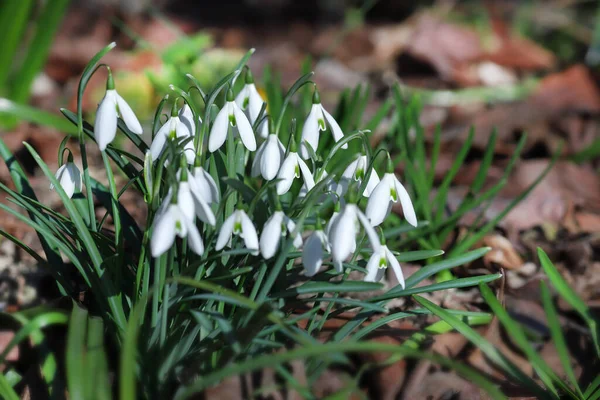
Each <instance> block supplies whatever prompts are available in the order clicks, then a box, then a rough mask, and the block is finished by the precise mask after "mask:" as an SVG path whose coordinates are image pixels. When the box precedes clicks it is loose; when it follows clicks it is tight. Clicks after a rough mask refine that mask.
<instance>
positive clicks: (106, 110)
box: [94, 90, 117, 151]
mask: <svg viewBox="0 0 600 400" xmlns="http://www.w3.org/2000/svg"><path fill="white" fill-rule="evenodd" d="M116 96H117V92H116V91H115V90H107V91H106V95H104V98H103V99H102V101H101V102H100V105H99V106H98V111H97V112H96V121H95V122H94V136H95V138H96V142H97V143H98V147H99V148H100V151H104V150H106V146H108V145H109V144H110V143H111V142H112V141H113V140H114V138H115V136H116V134H117V102H116Z"/></svg>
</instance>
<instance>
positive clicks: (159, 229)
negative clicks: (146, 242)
mask: <svg viewBox="0 0 600 400" xmlns="http://www.w3.org/2000/svg"><path fill="white" fill-rule="evenodd" d="M178 203H179V198H176V197H173V198H171V199H170V202H169V203H167V204H168V206H166V207H165V208H164V210H163V211H162V212H161V213H160V214H158V216H157V218H156V221H155V223H154V228H153V230H152V238H151V239H150V250H151V253H152V257H155V258H156V257H159V256H160V255H161V254H163V253H164V252H166V251H167V250H169V249H170V248H171V246H173V243H174V241H175V236H179V237H180V238H184V237H187V238H188V245H189V246H190V248H191V249H192V250H193V251H194V253H196V254H198V255H202V253H204V243H203V241H202V237H201V236H200V232H198V228H196V224H195V223H194V221H193V220H191V219H189V218H188V217H187V216H186V215H185V212H184V211H183V210H182V208H181V207H180V206H179V205H178Z"/></svg>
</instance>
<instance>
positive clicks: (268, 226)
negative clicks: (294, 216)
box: [260, 211, 302, 260]
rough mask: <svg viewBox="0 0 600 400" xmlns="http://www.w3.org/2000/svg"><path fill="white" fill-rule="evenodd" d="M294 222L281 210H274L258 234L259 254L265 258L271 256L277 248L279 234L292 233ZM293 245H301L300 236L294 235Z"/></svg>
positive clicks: (294, 226)
mask: <svg viewBox="0 0 600 400" xmlns="http://www.w3.org/2000/svg"><path fill="white" fill-rule="evenodd" d="M294 229H296V224H295V223H294V221H292V220H291V219H290V218H289V217H288V216H287V215H285V214H284V213H283V211H275V212H274V213H273V215H271V217H270V218H269V219H268V220H267V222H266V223H265V226H263V231H262V233H261V235H260V254H261V255H262V256H263V258H264V259H265V260H268V259H269V258H271V257H273V256H274V255H275V253H276V252H277V249H278V248H279V242H280V241H281V236H285V235H287V234H290V235H291V234H293V233H294ZM294 246H295V247H296V248H299V247H301V246H302V236H301V235H300V234H296V235H295V236H294Z"/></svg>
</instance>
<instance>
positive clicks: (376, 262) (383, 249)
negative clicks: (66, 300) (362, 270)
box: [364, 244, 404, 289]
mask: <svg viewBox="0 0 600 400" xmlns="http://www.w3.org/2000/svg"><path fill="white" fill-rule="evenodd" d="M390 265H391V267H392V269H393V270H394V274H396V278H397V279H398V283H400V286H402V289H404V275H403V274H402V268H401V267H400V263H399V262H398V260H397V259H396V257H395V256H394V254H392V252H391V251H390V249H388V247H387V246H386V245H385V244H382V245H381V246H379V250H376V251H373V255H371V258H369V262H368V263H367V275H365V279H364V280H365V282H379V281H380V280H381V278H383V275H384V274H385V270H386V269H387V267H388V266H390Z"/></svg>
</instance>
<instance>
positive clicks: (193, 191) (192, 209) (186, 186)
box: [163, 158, 216, 226]
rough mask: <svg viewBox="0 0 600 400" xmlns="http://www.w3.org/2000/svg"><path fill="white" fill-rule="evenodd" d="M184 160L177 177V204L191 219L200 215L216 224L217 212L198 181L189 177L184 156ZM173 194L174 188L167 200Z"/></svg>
mask: <svg viewBox="0 0 600 400" xmlns="http://www.w3.org/2000/svg"><path fill="white" fill-rule="evenodd" d="M182 160H183V162H182V164H184V165H182V166H181V169H180V170H179V171H177V179H178V180H179V187H178V188H177V205H178V206H179V208H180V210H181V212H183V214H184V215H185V216H186V217H187V218H188V219H189V220H191V221H195V219H196V217H198V218H199V219H200V220H201V221H202V222H204V223H207V224H210V225H212V226H215V223H216V218H215V214H214V213H213V211H212V209H211V208H210V205H209V204H208V202H207V201H206V199H205V197H204V194H203V193H202V190H201V188H200V187H199V186H198V185H197V183H196V181H195V180H194V179H189V174H188V171H187V165H185V159H184V158H182ZM171 195H172V190H169V192H168V193H167V196H166V197H165V201H168V200H170V199H171ZM163 204H164V203H163ZM167 204H168V203H167Z"/></svg>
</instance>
